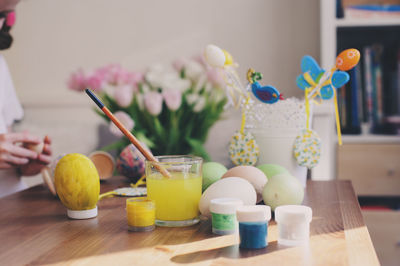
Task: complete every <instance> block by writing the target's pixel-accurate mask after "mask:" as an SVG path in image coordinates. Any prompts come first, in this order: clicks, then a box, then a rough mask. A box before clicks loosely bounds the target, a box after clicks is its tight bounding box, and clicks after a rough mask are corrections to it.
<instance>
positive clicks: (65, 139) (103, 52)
mask: <svg viewBox="0 0 400 266" xmlns="http://www.w3.org/2000/svg"><path fill="white" fill-rule="evenodd" d="M12 33H13V36H14V44H13V47H12V48H11V49H10V50H8V51H6V52H5V53H4V54H5V57H6V60H7V62H8V64H9V67H10V71H11V73H12V76H13V79H14V83H15V87H16V90H17V92H18V96H19V97H20V99H21V101H22V104H23V105H24V107H25V112H26V117H25V120H24V122H23V125H21V127H26V128H29V129H30V130H37V131H38V132H39V133H48V134H50V135H51V136H52V137H53V139H54V149H55V151H56V153H65V152H72V151H75V152H82V153H88V152H90V151H92V150H93V149H94V148H96V145H97V139H96V135H97V126H98V124H99V123H100V122H101V120H100V118H99V117H97V116H96V115H95V114H94V112H93V111H91V110H90V109H91V108H92V107H93V103H92V102H91V101H89V100H88V98H87V96H86V95H84V94H81V93H76V92H74V91H70V90H68V89H67V85H66V81H67V79H68V77H69V75H70V74H71V72H72V71H75V70H77V69H78V68H82V69H85V70H87V69H92V68H96V67H100V66H103V65H106V64H110V63H120V64H121V65H122V66H124V67H127V68H129V69H132V70H145V69H146V68H147V67H149V66H151V65H152V64H156V63H171V62H172V61H173V60H176V59H178V58H182V57H192V56H195V55H199V54H201V53H202V52H203V50H204V48H205V46H206V45H207V44H209V43H214V44H217V45H218V46H220V47H224V48H225V49H227V50H228V51H230V52H231V53H232V54H233V56H234V58H235V60H236V61H237V62H238V63H239V64H240V67H239V70H238V72H239V73H240V75H241V77H242V80H245V74H246V71H247V69H248V68H249V67H253V68H255V69H257V71H260V72H262V73H264V80H265V82H268V83H269V84H273V85H274V86H276V87H277V88H279V89H280V90H281V92H282V93H283V94H284V95H287V96H289V95H290V96H295V95H297V96H300V95H301V91H300V90H299V89H298V88H297V87H296V85H295V77H296V76H297V75H298V73H299V64H300V59H301V57H302V56H303V55H304V54H310V55H312V56H314V57H316V58H317V59H318V58H319V1H317V0H304V1H295V2H293V1H289V0H287V1H250V2H247V1H246V2H245V1H211V0H209V1H174V0H173V1H128V0H126V1H123V0H118V1H113V2H112V3H111V2H110V1H106V0H100V1H98V0H84V1H62V0H56V1H54V0H23V1H21V3H20V4H19V5H18V7H17V22H16V25H15V27H14V28H13V30H12ZM226 118H227V119H225V120H221V121H220V122H219V124H220V125H219V124H217V125H216V126H215V129H214V130H212V132H211V133H210V134H211V135H210V137H209V139H210V140H213V141H212V142H213V144H212V145H209V144H208V145H207V146H206V147H207V148H208V149H209V152H210V154H211V155H212V157H213V159H214V160H216V161H222V162H226V161H228V156H227V153H226V148H225V147H226V145H227V142H226V141H225V142H224V143H222V140H221V141H220V139H219V138H218V137H219V134H222V132H221V131H220V130H218V128H219V127H221V126H222V128H226V127H228V130H229V129H231V131H232V133H233V131H234V130H236V129H237V127H238V125H239V124H240V114H239V113H238V114H233V115H227V116H226ZM228 120H229V121H228ZM231 120H233V121H231ZM238 123H239V124H238ZM82 130H84V132H85V134H76V133H77V132H82ZM223 134H226V131H225V133H223ZM222 147H223V148H222ZM222 150H223V151H222Z"/></svg>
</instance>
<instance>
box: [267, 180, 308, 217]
mask: <svg viewBox="0 0 400 266" xmlns="http://www.w3.org/2000/svg"><path fill="white" fill-rule="evenodd" d="M262 196H263V200H264V203H265V205H268V206H270V207H271V210H273V211H274V210H275V208H276V207H278V206H282V205H299V204H301V203H302V202H303V199H304V188H303V185H302V184H301V183H300V181H299V180H298V179H297V178H296V177H294V176H291V175H290V174H279V175H274V176H272V177H269V178H268V182H267V184H266V185H265V186H264V189H263V193H262Z"/></svg>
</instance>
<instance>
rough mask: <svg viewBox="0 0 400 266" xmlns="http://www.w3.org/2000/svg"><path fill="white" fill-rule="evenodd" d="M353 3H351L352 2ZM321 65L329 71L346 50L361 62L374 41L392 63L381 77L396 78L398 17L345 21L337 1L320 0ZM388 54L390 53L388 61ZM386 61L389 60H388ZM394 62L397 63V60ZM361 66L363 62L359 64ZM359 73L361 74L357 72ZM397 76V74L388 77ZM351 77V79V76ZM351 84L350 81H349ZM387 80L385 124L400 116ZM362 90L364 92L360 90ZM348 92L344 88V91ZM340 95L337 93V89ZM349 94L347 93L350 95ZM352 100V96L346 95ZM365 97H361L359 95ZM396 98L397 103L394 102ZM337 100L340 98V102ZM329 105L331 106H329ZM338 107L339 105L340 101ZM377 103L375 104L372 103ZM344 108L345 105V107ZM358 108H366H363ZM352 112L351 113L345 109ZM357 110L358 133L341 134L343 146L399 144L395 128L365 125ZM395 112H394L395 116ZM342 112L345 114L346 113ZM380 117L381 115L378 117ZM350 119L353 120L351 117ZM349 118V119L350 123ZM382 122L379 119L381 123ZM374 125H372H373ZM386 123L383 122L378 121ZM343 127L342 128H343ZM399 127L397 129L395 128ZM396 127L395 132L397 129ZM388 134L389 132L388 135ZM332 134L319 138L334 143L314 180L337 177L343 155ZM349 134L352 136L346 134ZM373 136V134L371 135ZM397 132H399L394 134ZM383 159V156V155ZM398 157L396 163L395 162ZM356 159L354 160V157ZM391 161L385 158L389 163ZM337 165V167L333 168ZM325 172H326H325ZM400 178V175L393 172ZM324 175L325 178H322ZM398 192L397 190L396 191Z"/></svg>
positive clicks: (398, 98) (399, 104)
mask: <svg viewBox="0 0 400 266" xmlns="http://www.w3.org/2000/svg"><path fill="white" fill-rule="evenodd" d="M353 2H354V1H353ZM320 21H321V26H320V62H321V66H322V67H323V68H325V69H329V68H331V67H332V65H333V64H334V62H335V58H336V55H337V53H338V52H339V51H341V50H343V49H346V48H357V49H359V50H360V52H361V60H360V62H361V61H362V60H363V59H364V47H366V46H369V45H372V44H373V43H374V42H377V43H382V46H383V47H384V49H385V52H386V58H385V59H384V60H389V61H390V60H391V61H390V63H389V64H390V66H389V70H388V66H387V65H388V63H387V62H386V61H383V63H382V64H383V67H382V71H383V75H388V73H389V72H390V71H392V72H394V71H397V75H398V76H399V75H400V71H398V70H396V68H399V66H393V65H394V64H398V62H399V59H397V57H398V53H399V50H400V16H379V17H377V16H372V17H369V18H366V17H359V18H358V17H357V18H355V17H349V16H346V12H345V17H344V18H336V1H335V0H321V1H320ZM387 54H390V55H391V57H390V58H389V57H388V56H387ZM388 58H389V59H388ZM396 60H397V61H396ZM362 64H364V62H362ZM362 64H360V65H361V66H360V68H361V69H363V68H364V66H363V65H362ZM360 72H361V71H360ZM350 75H352V74H351V73H350ZM359 75H361V76H362V78H361V79H364V76H363V75H364V71H362V72H361V74H359ZM391 75H396V73H394V74H391ZM352 78H353V77H352ZM398 79H399V81H398V82H397V84H400V77H398ZM349 83H350V82H349ZM360 83H362V84H359V86H362V87H365V84H364V83H365V82H364V80H363V82H360ZM388 83H389V81H388V79H386V81H383V82H382V87H383V89H382V90H383V92H384V93H383V96H382V100H381V102H382V105H383V107H381V108H383V111H382V110H380V111H381V113H382V112H383V113H384V114H383V116H384V119H385V120H384V121H386V117H388V116H395V117H396V116H397V117H400V89H399V88H393V89H392V88H390V90H395V91H394V93H396V94H398V95H395V97H392V95H389V94H388V93H386V92H387V91H388V89H389V87H388ZM363 90H364V91H365V89H363ZM345 91H347V88H346V90H345ZM364 91H363V92H362V94H363V95H364V94H366V93H365V92H364ZM339 94H340V90H339ZM349 94H350V93H349ZM347 97H351V96H347ZM362 97H364V96H362ZM362 97H361V99H358V101H359V102H360V101H361V103H360V104H365V103H366V101H365V98H362ZM394 98H396V101H394V100H393V99H394ZM339 100H340V99H339ZM328 104H332V103H328ZM339 104H340V102H339ZM375 104H376V103H375ZM345 106H346V105H345ZM361 108H367V107H364V106H362V107H361ZM395 109H397V110H395ZM347 111H352V110H350V109H349V110H347ZM368 111H369V110H367V111H360V110H358V113H359V114H360V113H362V115H359V119H360V122H359V126H358V129H357V130H353V129H354V128H350V130H348V129H347V130H346V127H344V130H343V131H342V132H343V133H344V135H343V143H344V144H345V145H346V144H357V145H361V146H362V145H368V144H376V145H400V136H399V135H392V134H396V129H395V126H394V125H390V126H391V127H392V128H391V130H387V129H386V128H384V129H382V128H379V127H378V126H376V125H371V124H372V122H369V123H370V124H366V123H365V122H366V120H367V121H368V120H373V119H372V118H369V117H367V118H366V116H365V112H368ZM396 111H397V113H396ZM342 113H344V114H346V113H345V112H343V110H342ZM349 115H350V116H352V114H347V116H349ZM380 116H382V114H380ZM351 118H352V117H351ZM349 121H350V119H348V123H349ZM380 121H382V120H380ZM374 123H375V122H374ZM379 123H385V122H379ZM342 126H343V125H342ZM398 128H399V127H398ZM398 128H397V130H398ZM387 131H390V132H387ZM332 132H333V133H332V134H323V135H321V134H320V135H321V138H322V140H323V141H333V143H334V144H332V145H329V147H327V150H325V152H324V154H325V158H324V159H323V160H322V165H321V167H316V168H315V170H313V173H312V176H313V179H333V178H336V177H337V175H338V166H337V164H338V163H339V162H340V161H341V160H340V158H338V156H340V155H341V154H342V153H343V152H339V149H338V148H337V145H336V144H335V140H336V134H335V128H334V127H333V131H332ZM346 133H347V134H348V133H351V135H347V134H346ZM371 133H373V134H371ZM376 133H379V134H376ZM397 133H398V131H397ZM383 156H385V155H383ZM398 158H400V154H399V157H398ZM398 158H397V160H398ZM354 159H357V158H354ZM391 159H393V160H394V158H388V160H391ZM328 165H333V167H328ZM335 166H336V167H335ZM327 170H328V171H327ZM396 174H398V175H399V178H400V173H396ZM323 175H325V176H327V178H323V177H322V176H323ZM399 193H400V188H399Z"/></svg>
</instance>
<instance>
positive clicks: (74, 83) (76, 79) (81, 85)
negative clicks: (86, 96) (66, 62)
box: [67, 69, 86, 91]
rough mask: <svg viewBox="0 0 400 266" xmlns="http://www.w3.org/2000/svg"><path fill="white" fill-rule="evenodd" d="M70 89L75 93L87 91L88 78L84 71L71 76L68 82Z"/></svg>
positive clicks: (80, 70)
mask: <svg viewBox="0 0 400 266" xmlns="http://www.w3.org/2000/svg"><path fill="white" fill-rule="evenodd" d="M67 84H68V88H69V89H71V90H74V91H84V90H85V89H86V77H85V73H84V72H83V70H82V69H79V70H78V71H76V72H74V73H72V74H71V76H70V77H69V79H68V81H67Z"/></svg>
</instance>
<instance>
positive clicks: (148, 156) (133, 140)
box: [86, 89, 171, 178]
mask: <svg viewBox="0 0 400 266" xmlns="http://www.w3.org/2000/svg"><path fill="white" fill-rule="evenodd" d="M86 93H87V94H88V95H89V97H90V98H91V99H92V100H93V101H94V102H95V103H96V104H97V106H98V107H99V108H100V109H101V110H102V111H103V112H104V114H105V115H106V116H107V117H108V118H110V119H111V121H112V122H113V123H114V124H115V125H116V126H117V127H118V128H119V130H121V132H122V133H123V134H124V135H125V136H126V137H127V138H128V139H129V140H130V142H131V143H132V144H133V145H135V147H136V148H137V149H138V150H139V151H140V152H141V153H142V154H143V156H144V157H146V159H147V160H149V161H153V162H157V159H156V158H155V157H154V156H153V154H151V152H149V151H148V150H146V149H145V148H144V147H143V146H142V144H140V142H139V141H138V140H137V138H136V137H135V136H134V135H133V134H132V133H131V132H130V131H129V130H127V129H126V128H125V127H124V125H123V124H122V123H121V122H120V121H119V120H118V119H117V118H116V117H115V116H114V115H113V114H112V113H111V111H110V110H109V109H108V108H107V107H106V106H104V104H103V103H102V102H101V101H100V100H99V98H97V97H96V95H94V94H93V92H91V91H90V90H89V89H86ZM154 166H155V167H156V168H157V170H159V171H160V173H161V174H162V175H163V176H165V177H168V178H170V177H171V174H170V173H169V172H168V171H167V170H166V169H165V168H164V167H162V166H161V165H160V164H158V163H155V164H154Z"/></svg>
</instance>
